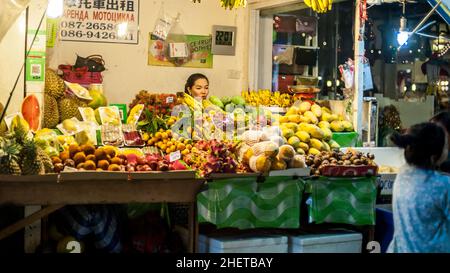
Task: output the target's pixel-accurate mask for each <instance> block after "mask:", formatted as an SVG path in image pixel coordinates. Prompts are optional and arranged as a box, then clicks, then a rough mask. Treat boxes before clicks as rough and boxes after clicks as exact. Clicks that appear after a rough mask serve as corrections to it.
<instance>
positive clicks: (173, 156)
mask: <svg viewBox="0 0 450 273" xmlns="http://www.w3.org/2000/svg"><path fill="white" fill-rule="evenodd" d="M169 157H170V162H174V161H177V160H179V159H180V158H181V152H180V151H176V152H173V153H170V155H169Z"/></svg>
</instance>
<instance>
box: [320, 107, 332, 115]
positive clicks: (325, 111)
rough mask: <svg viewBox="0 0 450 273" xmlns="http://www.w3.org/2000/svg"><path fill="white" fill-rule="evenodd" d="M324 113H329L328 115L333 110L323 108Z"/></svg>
mask: <svg viewBox="0 0 450 273" xmlns="http://www.w3.org/2000/svg"><path fill="white" fill-rule="evenodd" d="M323 113H328V114H331V110H330V108H328V107H325V106H322V114H323Z"/></svg>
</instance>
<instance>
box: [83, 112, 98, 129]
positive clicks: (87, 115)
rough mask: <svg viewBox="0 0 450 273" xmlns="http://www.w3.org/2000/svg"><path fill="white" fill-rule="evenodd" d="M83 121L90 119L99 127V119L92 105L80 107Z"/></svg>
mask: <svg viewBox="0 0 450 273" xmlns="http://www.w3.org/2000/svg"><path fill="white" fill-rule="evenodd" d="M78 111H80V114H81V117H82V118H83V121H90V122H93V123H94V124H95V126H97V127H98V122H97V119H96V118H95V111H94V109H92V108H91V107H78Z"/></svg>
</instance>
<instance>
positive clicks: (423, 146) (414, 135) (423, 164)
mask: <svg viewBox="0 0 450 273" xmlns="http://www.w3.org/2000/svg"><path fill="white" fill-rule="evenodd" d="M445 138H446V135H445V131H444V129H442V127H440V126H438V125H436V124H434V123H431V122H424V123H420V124H417V125H414V126H412V127H411V128H409V130H408V131H407V133H405V134H399V133H394V134H392V135H391V140H392V142H394V144H395V145H397V146H398V147H400V148H404V149H405V160H406V162H408V164H410V165H414V166H416V167H419V168H423V169H434V168H435V167H436V166H435V163H436V161H437V159H439V157H440V156H441V155H442V150H443V148H444V145H445Z"/></svg>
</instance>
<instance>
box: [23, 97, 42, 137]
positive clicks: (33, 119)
mask: <svg viewBox="0 0 450 273" xmlns="http://www.w3.org/2000/svg"><path fill="white" fill-rule="evenodd" d="M22 116H23V118H24V119H25V120H26V121H27V122H28V125H30V129H31V130H32V131H33V132H36V131H37V130H39V127H40V123H41V109H40V106H39V101H38V98H37V97H36V96H35V95H28V96H26V97H25V99H24V100H23V102H22Z"/></svg>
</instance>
